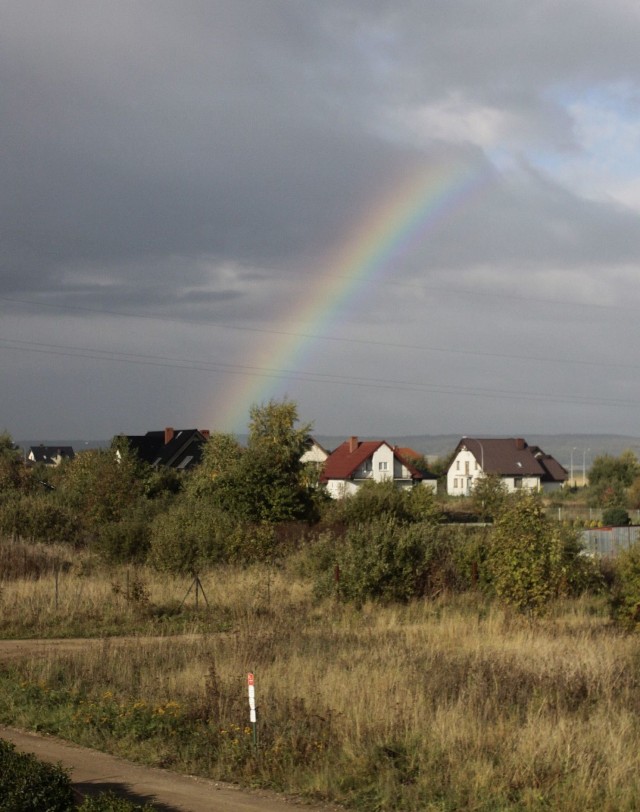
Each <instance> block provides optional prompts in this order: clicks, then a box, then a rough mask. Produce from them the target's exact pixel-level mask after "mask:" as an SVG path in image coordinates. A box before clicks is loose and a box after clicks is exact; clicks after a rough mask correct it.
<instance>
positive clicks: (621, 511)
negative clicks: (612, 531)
mask: <svg viewBox="0 0 640 812" xmlns="http://www.w3.org/2000/svg"><path fill="white" fill-rule="evenodd" d="M602 524H603V525H604V526H605V527H627V525H629V524H631V519H630V518H629V514H628V512H627V511H626V509H625V508H623V507H620V506H616V507H609V508H607V509H606V510H603V511H602Z"/></svg>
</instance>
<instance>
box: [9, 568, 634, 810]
mask: <svg viewBox="0 0 640 812" xmlns="http://www.w3.org/2000/svg"><path fill="white" fill-rule="evenodd" d="M126 578H127V575H126V570H125V569H111V570H110V571H109V572H108V574H105V572H100V571H98V570H93V569H92V567H90V566H87V565H84V567H81V566H79V565H78V566H77V567H75V569H72V571H70V572H68V573H66V574H65V575H64V576H61V577H60V581H59V601H58V608H57V609H55V608H54V607H53V598H52V595H53V580H52V577H51V576H46V577H43V578H42V579H41V580H39V581H14V582H5V583H4V584H3V585H2V608H3V621H2V622H3V624H4V625H3V628H4V632H5V635H6V634H10V633H11V629H12V628H14V629H15V628H17V626H19V625H20V624H19V621H18V617H19V616H22V615H23V614H24V613H26V617H28V618H30V621H29V622H32V623H33V631H34V632H39V633H43V632H46V631H47V630H48V629H52V628H55V627H56V624H57V625H58V626H59V627H64V626H65V623H66V624H67V625H68V626H69V627H71V626H73V625H74V624H75V625H76V626H77V625H79V624H83V625H82V628H83V629H84V631H85V633H90V632H91V629H92V628H93V629H94V634H95V635H96V636H99V635H100V634H102V632H103V630H104V629H105V628H107V629H108V630H110V629H112V627H113V626H114V624H116V617H117V615H118V613H120V615H121V616H122V617H124V620H122V617H121V619H120V621H119V625H117V628H121V629H122V630H123V631H125V630H126V629H127V628H128V626H129V627H133V628H137V625H136V624H139V623H140V618H141V617H144V618H146V619H145V621H144V622H145V623H148V625H147V627H145V628H146V630H147V631H148V630H149V629H153V628H156V626H157V617H158V615H157V613H156V615H152V616H150V615H148V613H149V607H150V606H151V607H156V608H158V607H173V608H174V609H175V608H176V607H177V606H178V605H179V603H180V602H181V601H182V600H183V598H184V597H185V594H186V592H187V589H188V587H189V583H190V582H189V579H177V580H176V579H172V578H167V577H160V576H158V575H154V574H153V573H151V572H149V571H143V570H140V571H137V572H136V573H135V578H137V579H138V582H139V583H141V584H142V585H143V592H144V594H145V595H146V596H147V597H146V598H145V599H144V600H142V601H140V602H136V601H135V600H132V599H131V598H129V599H127V597H126ZM133 578H134V574H133V571H132V570H130V571H129V586H131V583H132V581H133ZM202 583H203V587H204V589H205V593H206V595H207V597H208V599H209V603H210V607H209V609H208V610H207V611H201V612H200V613H199V615H198V616H196V615H195V613H194V612H193V603H194V600H193V594H192V595H190V597H189V600H188V603H189V606H190V608H191V609H190V612H189V613H188V620H187V621H185V623H184V624H183V626H182V627H181V628H182V629H184V628H189V624H191V628H192V629H193V630H194V631H196V630H197V632H198V634H193V635H191V636H189V637H183V638H179V639H178V638H172V637H170V636H167V637H166V638H165V639H161V640H154V641H149V642H147V643H145V644H142V642H137V643H135V644H132V645H125V646H119V645H115V644H114V643H110V642H109V641H108V640H105V641H104V642H103V643H102V645H101V646H99V647H98V648H94V649H91V650H89V651H87V652H86V653H85V654H84V655H80V654H61V655H59V656H53V655H52V656H51V657H49V658H45V659H43V658H40V659H38V660H32V661H30V662H28V663H25V664H24V665H23V668H22V671H21V673H22V676H23V678H25V679H27V680H29V681H31V682H33V683H36V682H43V683H45V684H48V685H52V686H53V685H63V686H64V688H65V690H67V691H69V692H73V691H74V690H75V691H85V692H86V691H87V690H94V691H95V692H96V695H98V694H99V693H100V692H105V691H110V692H112V693H113V694H114V695H115V696H117V697H123V698H124V697H126V698H128V699H130V700H133V699H135V698H136V697H138V698H141V699H143V700H144V701H148V702H157V703H161V702H167V701H175V702H177V703H179V704H180V706H181V707H189V708H191V710H192V712H193V709H197V708H202V707H203V706H204V705H205V704H206V703H207V702H209V706H211V704H212V703H214V704H215V705H216V707H215V712H213V711H211V707H209V711H208V712H209V714H210V715H209V716H208V717H207V718H208V722H207V724H209V725H212V724H214V723H215V725H217V726H218V727H219V728H220V730H227V729H228V728H230V726H237V727H238V728H241V727H243V726H245V725H246V724H247V720H248V704H247V699H246V673H247V671H249V670H252V671H255V675H256V691H257V698H258V705H259V714H260V726H261V736H262V747H261V750H260V754H259V758H258V759H256V758H254V757H252V756H251V754H248V755H247V756H246V759H245V760H242V759H240V757H238V758H237V759H236V761H230V760H229V759H230V757H225V758H227V760H226V761H224V763H223V761H222V760H221V759H222V756H221V755H220V753H222V752H223V751H222V749H220V748H222V745H221V744H220V736H218V739H217V740H216V741H218V744H217V745H216V747H218V748H219V750H218V751H216V752H218V755H217V756H216V755H215V754H214V753H213V752H211V753H210V754H209V757H208V760H207V759H205V760H204V761H205V763H206V765H207V766H206V767H204V766H202V765H201V766H200V767H199V769H203V770H204V771H208V772H209V773H210V774H213V775H218V776H220V777H226V778H233V777H236V778H238V779H243V780H249V781H254V782H255V781H259V782H263V783H270V784H271V785H274V786H277V787H279V788H284V789H288V790H290V791H293V792H302V793H306V794H308V795H311V796H315V797H324V798H332V799H335V800H338V801H341V802H343V803H346V804H348V805H350V806H353V807H357V808H361V809H366V810H402V809H406V810H451V812H453V810H458V809H474V810H487V811H488V810H538V809H540V810H541V809H554V810H556V809H557V810H570V811H573V810H575V812H578V810H579V811H580V812H584V811H585V810H611V812H613V810H616V811H617V810H635V809H638V808H640V769H639V768H640V715H639V712H640V671H639V669H638V666H639V665H640V642H639V641H638V639H637V638H636V637H635V636H632V635H626V634H622V633H620V632H618V631H616V630H615V629H614V628H613V627H612V626H611V624H610V623H609V621H608V619H607V616H606V613H605V612H604V611H603V610H602V607H601V606H600V605H599V604H598V602H597V601H596V600H595V599H593V598H585V599H583V600H580V601H567V602H565V603H562V604H558V605H556V606H555V607H554V611H553V612H552V613H551V614H550V615H549V616H548V617H547V618H546V619H544V620H539V621H536V622H528V621H527V620H525V619H522V618H520V617H517V616H515V615H513V614H511V613H509V612H506V611H505V610H503V609H501V608H500V607H498V606H497V605H495V604H493V603H490V602H488V601H487V600H486V599H484V598H483V597H481V596H479V595H476V594H468V595H463V596H458V597H457V598H447V597H443V598H442V599H440V600H438V601H436V602H423V603H415V604H411V605H408V606H402V607H398V606H394V607H380V606H373V605H366V606H365V607H364V608H363V609H362V610H361V611H356V610H354V609H352V608H349V607H345V606H342V605H339V604H337V603H336V602H334V601H331V600H327V601H324V602H322V603H318V602H315V601H314V599H313V594H312V588H311V585H310V584H309V583H308V582H306V581H305V580H304V579H303V578H300V577H298V576H296V575H295V574H294V573H293V572H291V571H289V570H287V569H284V570H273V569H272V570H266V569H264V568H257V567H256V568H252V569H247V570H239V569H220V570H219V571H216V572H211V573H207V574H206V576H203V577H202ZM114 585H115V587H114ZM183 612H184V610H183ZM145 613H147V615H145ZM150 617H151V619H149V618H150ZM52 618H57V620H52ZM72 619H73V623H72ZM12 623H13V626H12ZM154 623H155V624H156V626H154V625H153V624H154ZM149 624H150V625H149ZM158 628H159V629H160V630H165V631H170V630H171V628H172V627H171V626H162V625H160V626H159V627H158ZM34 636H38V635H37V634H34ZM212 673H213V674H215V679H216V681H217V682H216V685H215V686H213V687H212V683H211V675H212ZM213 694H215V696H213ZM234 729H235V728H234ZM220 735H222V734H220ZM109 746H114V745H113V744H111V745H109ZM129 746H130V747H131V745H129ZM167 747H168V745H167V743H166V742H165V743H164V744H163V745H162V747H161V746H160V745H158V750H157V752H156V758H157V759H158V761H162V759H166V758H167ZM140 748H142V745H140ZM143 749H144V758H147V759H151V760H153V758H154V755H153V753H154V750H153V746H152V744H151V743H150V742H149V741H146V742H145V743H144V748H143ZM127 752H128V753H129V754H131V752H132V751H131V749H129V750H128V751H127ZM225 752H226V751H225ZM159 753H161V754H162V759H161V758H160V755H159ZM189 758H195V756H194V755H193V754H191V755H190V756H189ZM216 758H218V761H216ZM184 759H185V762H184V763H185V764H186V765H187V767H188V768H190V769H193V768H194V767H193V763H192V762H188V759H187V755H184ZM162 763H165V762H164V761H162ZM189 765H190V766H189ZM187 767H185V768H187ZM233 770H235V771H236V772H235V775H234V774H233V773H232V771H233Z"/></svg>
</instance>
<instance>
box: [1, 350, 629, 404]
mask: <svg viewBox="0 0 640 812" xmlns="http://www.w3.org/2000/svg"><path fill="white" fill-rule="evenodd" d="M0 349H5V350H9V351H11V350H13V351H18V352H34V353H40V354H45V355H55V356H63V357H67V358H87V359H89V360H99V361H112V362H118V363H128V364H143V365H147V366H160V367H172V368H178V369H186V370H194V371H199V372H210V373H223V374H227V373H228V374H235V375H249V376H252V377H261V378H272V379H279V380H293V381H300V382H306V383H321V384H323V385H328V384H329V385H342V386H351V387H359V388H366V389H377V390H389V389H392V390H395V391H403V392H422V393H424V392H430V393H439V394H455V395H464V396H465V397H476V398H488V399H500V400H518V401H521V400H526V401H528V402H532V401H534V402H543V403H571V404H581V405H594V406H611V407H619V408H629V407H631V408H638V406H640V401H638V400H623V399H619V398H603V397H599V396H594V395H587V396H583V395H558V394H546V393H541V392H526V391H518V392H515V391H513V390H508V389H495V388H489V387H466V386H459V385H456V384H439V383H430V382H419V381H415V380H413V381H403V380H390V379H386V378H385V379H380V378H368V377H358V376H347V375H338V374H325V373H318V372H305V371H300V370H284V369H270V368H268V367H257V366H248V365H241V364H227V363H224V362H209V361H200V360H193V359H175V358H170V357H167V356H160V355H145V354H143V353H120V352H116V351H111V350H100V349H92V348H89V347H71V346H65V345H52V344H43V343H40V342H29V341H19V340H16V339H4V338H1V337H0Z"/></svg>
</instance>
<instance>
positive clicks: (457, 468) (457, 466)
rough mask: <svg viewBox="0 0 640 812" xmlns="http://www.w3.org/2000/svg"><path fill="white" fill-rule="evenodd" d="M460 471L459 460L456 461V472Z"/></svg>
mask: <svg viewBox="0 0 640 812" xmlns="http://www.w3.org/2000/svg"><path fill="white" fill-rule="evenodd" d="M459 470H460V460H456V471H459Z"/></svg>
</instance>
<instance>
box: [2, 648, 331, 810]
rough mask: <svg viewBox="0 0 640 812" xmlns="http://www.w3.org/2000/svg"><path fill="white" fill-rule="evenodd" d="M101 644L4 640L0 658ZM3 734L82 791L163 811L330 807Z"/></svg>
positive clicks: (8, 731)
mask: <svg viewBox="0 0 640 812" xmlns="http://www.w3.org/2000/svg"><path fill="white" fill-rule="evenodd" d="M130 639H131V638H128V639H127V638H114V639H113V640H112V641H111V642H113V644H118V643H120V642H122V643H125V642H127V641H128V640H130ZM136 639H138V638H136ZM165 639H166V638H165ZM138 640H139V639H138ZM101 643H102V641H100V640H76V639H73V640H0V661H2V660H4V661H6V660H10V659H18V658H20V657H25V656H33V655H39V654H46V653H48V652H50V651H58V652H60V651H79V650H82V649H83V648H88V647H90V646H97V645H101ZM0 738H3V739H7V740H8V741H11V742H13V743H14V744H15V745H16V747H17V748H18V749H19V750H21V751H23V752H29V753H34V754H35V755H36V756H37V757H38V758H39V759H42V760H43V761H50V762H54V763H60V764H62V766H63V767H66V768H67V769H68V770H69V771H70V774H71V780H72V782H73V786H74V788H75V789H76V791H77V792H79V793H80V794H82V795H96V794H98V793H100V792H104V791H107V790H111V791H112V792H116V793H117V794H118V795H120V796H122V797H124V798H127V799H128V800H131V801H134V802H135V803H139V804H144V803H153V804H154V806H155V807H156V808H157V809H159V810H162V812H292V810H294V809H301V808H302V807H304V808H305V809H315V810H318V812H320V810H324V812H328V810H329V809H330V807H327V806H324V807H318V806H315V807H308V806H305V805H303V804H296V803H294V802H293V801H288V800H285V799H284V798H281V797H279V796H277V795H276V794H275V793H268V792H245V791H243V790H240V789H237V788H235V787H234V786H233V785H231V784H223V783H220V782H216V781H207V780H205V779H201V778H195V777H193V776H186V775H180V774H178V773H172V772H170V771H168V770H160V769H155V768H152V767H143V766H140V765H137V764H132V763H131V762H128V761H125V760H124V759H120V758H117V757H115V756H110V755H107V754H106V753H101V752H99V751H97V750H90V749H88V748H86V747H77V746H76V745H73V744H69V743H68V742H65V741H63V740H62V739H56V738H54V737H51V736H38V735H36V734H34V733H27V732H24V731H20V730H14V729H13V728H7V727H2V726H0ZM332 808H333V809H335V807H332Z"/></svg>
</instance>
